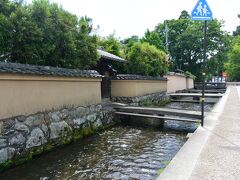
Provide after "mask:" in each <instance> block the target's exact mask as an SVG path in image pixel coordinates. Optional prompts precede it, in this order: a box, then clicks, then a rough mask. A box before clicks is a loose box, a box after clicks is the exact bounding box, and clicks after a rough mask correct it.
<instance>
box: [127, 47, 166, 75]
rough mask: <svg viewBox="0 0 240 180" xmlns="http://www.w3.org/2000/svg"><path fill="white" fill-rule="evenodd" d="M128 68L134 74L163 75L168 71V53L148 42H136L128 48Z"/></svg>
mask: <svg viewBox="0 0 240 180" xmlns="http://www.w3.org/2000/svg"><path fill="white" fill-rule="evenodd" d="M126 57H127V59H128V62H129V64H128V69H129V72H130V73H132V74H135V73H137V74H141V75H146V76H162V75H163V74H165V73H166V72H167V71H168V62H167V60H166V59H167V58H166V54H165V53H164V52H163V51H161V50H159V49H157V48H156V47H155V46H153V45H150V44H148V43H146V42H144V43H141V42H138V43H135V44H134V45H133V46H131V47H130V49H129V50H128V54H127V55H126Z"/></svg>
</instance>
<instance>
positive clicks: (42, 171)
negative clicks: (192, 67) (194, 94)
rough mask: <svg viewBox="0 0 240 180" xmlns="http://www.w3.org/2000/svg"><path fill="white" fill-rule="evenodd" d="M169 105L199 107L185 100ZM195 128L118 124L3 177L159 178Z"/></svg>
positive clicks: (175, 124)
mask: <svg viewBox="0 0 240 180" xmlns="http://www.w3.org/2000/svg"><path fill="white" fill-rule="evenodd" d="M167 107H171V108H184V109H192V110H199V109H200V107H199V105H192V104H184V103H181V104H180V103H171V104H169V105H168V106H167ZM205 108H206V110H210V108H211V106H209V105H207V106H206V107H205ZM196 127H197V125H196V124H194V123H183V122H173V121H167V122H165V124H164V127H163V128H161V129H160V128H158V129H156V128H154V129H153V128H143V127H132V126H123V125H118V126H115V127H113V128H110V129H108V130H106V131H103V132H100V133H99V134H95V135H93V136H91V137H88V138H85V139H83V140H81V141H79V142H76V143H73V144H71V145H68V146H66V147H63V148H58V149H56V150H54V151H52V152H49V153H46V154H44V155H41V156H39V157H37V158H35V159H33V160H32V161H29V162H27V163H25V164H24V165H21V166H18V167H15V168H12V169H10V170H8V171H5V172H3V173H1V174H0V179H8V180H11V179H23V180H25V179H31V180H34V179H41V180H45V179H79V180H80V179H144V180H145V179H156V177H157V176H158V173H159V169H161V168H164V167H166V165H167V164H168V162H169V161H170V160H171V159H172V158H173V157H174V156H175V154H176V153H177V152H178V151H179V149H180V148H181V147H182V146H183V144H184V143H185V142H186V140H187V138H186V135H187V133H188V132H193V131H194V130H195V129H196Z"/></svg>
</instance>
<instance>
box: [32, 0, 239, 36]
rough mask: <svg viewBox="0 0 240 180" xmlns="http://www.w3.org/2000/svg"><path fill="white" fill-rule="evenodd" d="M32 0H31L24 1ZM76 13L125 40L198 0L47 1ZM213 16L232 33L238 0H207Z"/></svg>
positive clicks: (102, 29)
mask: <svg viewBox="0 0 240 180" xmlns="http://www.w3.org/2000/svg"><path fill="white" fill-rule="evenodd" d="M27 1H28V2H31V0H27ZM50 1H51V2H56V3H58V4H60V5H62V7H63V8H64V9H66V10H68V11H69V12H71V13H73V14H76V15H77V16H79V17H80V16H85V15H87V16H88V17H90V18H92V19H93V24H94V26H95V27H97V26H99V27H100V29H99V30H98V31H97V33H98V34H99V35H101V36H107V35H109V34H111V33H115V36H116V37H118V38H120V39H124V38H127V37H130V36H132V35H137V36H140V37H141V36H143V35H144V32H145V31H146V30H147V29H150V30H153V29H154V27H155V26H156V25H157V24H158V23H162V22H163V21H164V20H166V19H177V18H178V17H179V15H180V13H181V11H182V10H187V11H188V12H189V13H191V11H192V9H193V8H194V6H195V5H196V3H197V0H50ZM207 2H208V4H209V6H210V7H211V10H212V12H213V17H214V18H217V19H218V20H223V21H224V22H225V27H223V30H225V31H228V32H230V33H232V31H234V30H236V27H237V26H238V25H240V19H239V18H238V17H237V15H238V14H240V0H207Z"/></svg>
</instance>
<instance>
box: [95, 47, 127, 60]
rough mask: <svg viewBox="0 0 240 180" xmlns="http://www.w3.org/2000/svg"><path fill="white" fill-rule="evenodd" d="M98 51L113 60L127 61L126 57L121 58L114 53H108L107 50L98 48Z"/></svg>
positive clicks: (105, 57) (102, 55)
mask: <svg viewBox="0 0 240 180" xmlns="http://www.w3.org/2000/svg"><path fill="white" fill-rule="evenodd" d="M97 51H98V53H99V54H100V56H101V58H104V59H108V60H112V61H117V62H123V63H126V62H127V61H126V60H125V59H123V58H120V57H118V56H116V55H114V54H111V53H108V52H106V51H103V50H101V49H98V50H97Z"/></svg>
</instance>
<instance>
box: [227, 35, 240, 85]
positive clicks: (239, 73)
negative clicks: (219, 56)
mask: <svg viewBox="0 0 240 180" xmlns="http://www.w3.org/2000/svg"><path fill="white" fill-rule="evenodd" d="M225 68H226V71H227V74H228V76H229V79H230V80H232V81H240V35H239V36H236V37H235V38H234V39H233V42H232V46H231V49H230V51H229V53H228V61H227V62H226V63H225Z"/></svg>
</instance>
